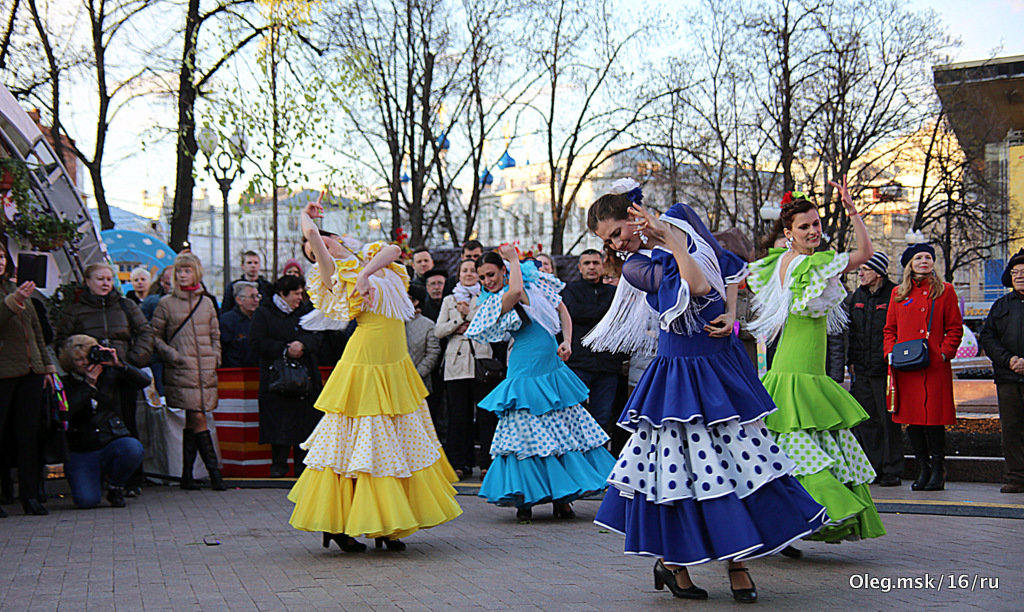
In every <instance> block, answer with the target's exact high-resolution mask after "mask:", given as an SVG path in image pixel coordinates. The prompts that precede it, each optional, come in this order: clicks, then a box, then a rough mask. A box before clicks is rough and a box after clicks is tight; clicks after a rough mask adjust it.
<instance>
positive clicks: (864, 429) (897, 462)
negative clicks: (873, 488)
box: [850, 375, 903, 477]
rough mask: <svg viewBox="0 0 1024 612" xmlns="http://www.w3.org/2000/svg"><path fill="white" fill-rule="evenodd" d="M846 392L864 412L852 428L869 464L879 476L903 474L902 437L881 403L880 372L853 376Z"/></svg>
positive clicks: (883, 402) (882, 379) (883, 387)
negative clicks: (865, 416) (878, 374)
mask: <svg viewBox="0 0 1024 612" xmlns="http://www.w3.org/2000/svg"><path fill="white" fill-rule="evenodd" d="M850 393H852V394H853V397H854V398H856V399H857V401H858V402H860V405H861V406H862V407H863V408H864V411H865V412H867V413H868V420H866V421H864V422H863V423H861V424H860V425H857V426H856V427H854V429H853V433H854V435H855V436H857V439H858V440H859V441H860V445H861V447H863V448H864V453H865V454H866V455H867V456H868V460H869V461H871V467H873V468H875V473H877V474H878V475H879V476H897V477H899V476H902V475H903V437H902V433H901V431H900V425H899V423H893V422H892V415H891V414H890V413H889V410H888V409H887V408H886V405H885V377H884V376H860V375H858V376H856V377H855V378H854V379H853V384H852V385H851V386H850Z"/></svg>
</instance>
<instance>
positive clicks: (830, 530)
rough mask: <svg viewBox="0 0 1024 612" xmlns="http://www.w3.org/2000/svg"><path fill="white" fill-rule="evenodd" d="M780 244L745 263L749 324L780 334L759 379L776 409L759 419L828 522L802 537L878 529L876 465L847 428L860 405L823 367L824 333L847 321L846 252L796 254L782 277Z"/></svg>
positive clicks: (839, 536) (860, 414) (856, 419)
mask: <svg viewBox="0 0 1024 612" xmlns="http://www.w3.org/2000/svg"><path fill="white" fill-rule="evenodd" d="M785 252H786V249H771V250H770V252H769V254H768V256H767V257H765V258H763V259H761V260H759V261H757V262H755V263H754V264H752V265H751V275H750V276H749V277H748V279H747V282H748V284H749V286H750V288H751V290H752V291H754V293H755V294H756V295H755V307H756V308H757V311H758V314H759V318H758V320H757V321H755V322H754V324H752V325H751V331H752V332H753V333H754V334H755V335H757V336H758V337H759V338H761V339H762V340H765V341H766V342H767V341H770V340H772V339H774V338H776V337H778V335H779V332H780V331H781V334H782V336H781V339H780V340H779V344H778V348H777V350H776V353H775V359H774V361H773V362H772V367H771V369H770V370H769V371H768V372H767V373H766V374H765V375H764V377H763V378H762V382H763V383H764V387H765V389H767V390H768V393H769V394H770V395H771V396H772V399H773V400H774V401H775V405H776V406H777V407H778V410H777V411H776V412H774V413H772V414H770V415H768V416H767V417H765V425H766V426H767V427H768V429H769V430H770V431H771V432H772V435H773V436H774V438H775V439H776V441H777V443H778V445H779V446H780V447H781V448H782V449H783V450H784V451H785V452H786V454H787V455H789V456H790V457H791V458H792V459H793V460H794V461H795V462H796V464H797V469H796V471H794V473H793V475H794V476H796V478H797V480H798V481H800V484H802V485H803V486H804V488H805V489H807V492H808V493H810V494H811V497H813V498H814V500H815V501H816V502H818V503H819V504H822V505H823V506H825V508H826V510H827V511H828V515H829V518H830V519H831V520H832V523H831V524H830V525H828V526H826V527H825V528H824V529H822V530H820V531H818V532H817V533H815V534H813V535H811V536H809V537H808V538H807V539H811V540H824V541H827V542H838V541H841V540H844V539H845V540H857V539H860V538H876V537H879V536H882V535H885V527H884V526H883V525H882V519H881V518H880V517H879V516H878V510H876V509H875V504H874V502H873V501H872V500H871V493H870V491H869V489H868V485H869V484H870V483H871V482H872V481H873V480H874V478H875V471H874V469H873V468H872V467H871V463H870V461H869V460H868V458H867V456H866V455H865V454H864V451H863V449H861V447H860V444H859V443H858V442H857V439H856V438H855V437H854V436H853V433H852V432H851V431H850V428H852V427H853V426H855V425H857V424H858V423H860V422H862V421H865V420H867V418H868V415H867V413H866V412H865V411H864V409H863V408H862V407H861V406H860V404H859V403H858V402H857V400H855V399H854V398H853V396H852V395H850V394H849V393H848V392H847V391H846V390H845V389H843V388H842V387H841V386H840V385H839V384H838V383H836V382H835V381H834V380H832V379H831V378H829V377H828V376H827V375H826V374H825V352H826V342H827V334H828V333H837V332H839V331H841V330H842V329H843V328H844V327H845V325H846V312H845V310H844V309H843V307H842V301H843V299H844V297H845V295H846V292H845V290H844V289H843V288H842V286H841V285H840V284H839V275H840V274H842V273H843V271H844V270H845V269H846V266H847V264H848V262H849V255H847V254H845V253H844V254H836V253H835V252H834V251H824V252H820V253H814V254H813V255H797V256H796V257H794V258H793V260H792V261H791V262H790V263H789V267H788V269H787V271H786V275H785V279H783V278H782V277H781V275H780V274H779V263H780V261H781V259H782V257H781V256H782V254H783V253H785Z"/></svg>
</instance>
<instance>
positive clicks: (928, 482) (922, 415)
mask: <svg viewBox="0 0 1024 612" xmlns="http://www.w3.org/2000/svg"><path fill="white" fill-rule="evenodd" d="M900 263H901V264H903V282H902V283H900V285H899V286H898V287H896V288H894V289H893V290H892V300H891V301H890V306H889V312H888V315H887V316H886V321H885V354H886V355H890V354H891V353H892V348H893V346H894V345H896V344H898V343H900V342H906V341H907V340H917V339H920V338H927V339H928V356H929V361H928V367H926V368H924V369H921V370H914V371H897V370H893V371H892V373H893V376H894V380H893V384H892V385H891V386H890V388H889V406H890V407H891V409H892V411H893V415H892V420H893V422H895V423H905V424H906V425H907V437H909V438H910V444H911V445H912V446H913V447H914V454H915V455H916V456H917V465H918V466H919V471H918V474H917V480H915V481H914V484H912V485H911V486H910V488H911V489H913V490H914V491H941V490H942V489H943V488H944V487H945V483H946V470H945V465H944V462H945V458H946V425H953V424H954V423H956V407H955V406H954V404H953V368H952V367H951V365H950V360H951V359H953V357H954V356H955V355H956V349H957V347H958V346H960V338H961V336H963V324H964V321H963V316H962V315H961V314H960V304H959V301H958V300H957V297H956V292H955V291H954V290H953V285H951V284H949V283H944V282H942V279H940V278H939V276H938V274H936V273H935V249H934V248H932V247H931V245H928V244H913V245H911V246H909V247H907V249H906V250H905V251H903V255H902V256H901V257H900ZM929 316H930V317H931V325H930V326H929V325H928V321H929ZM926 330H927V331H926Z"/></svg>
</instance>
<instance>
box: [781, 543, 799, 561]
mask: <svg viewBox="0 0 1024 612" xmlns="http://www.w3.org/2000/svg"><path fill="white" fill-rule="evenodd" d="M779 554H780V555H782V556H783V557H789V558H790V559H799V558H800V557H802V556H804V551H802V550H800V549H799V548H797V547H796V546H787V547H785V548H783V549H782V550H780V551H779Z"/></svg>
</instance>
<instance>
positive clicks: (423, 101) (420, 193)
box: [327, 0, 465, 247]
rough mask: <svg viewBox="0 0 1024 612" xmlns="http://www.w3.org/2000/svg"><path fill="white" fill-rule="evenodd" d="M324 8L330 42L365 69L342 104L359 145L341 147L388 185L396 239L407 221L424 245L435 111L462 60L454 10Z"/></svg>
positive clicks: (378, 5)
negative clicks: (357, 90) (455, 44)
mask: <svg viewBox="0 0 1024 612" xmlns="http://www.w3.org/2000/svg"><path fill="white" fill-rule="evenodd" d="M327 10H328V12H329V16H328V20H327V21H328V22H329V23H331V24H333V29H332V31H331V38H330V40H331V43H332V44H333V45H334V46H336V47H339V48H340V50H341V51H342V52H343V54H346V55H347V56H348V59H346V60H345V61H354V62H355V63H356V64H357V65H358V66H359V67H360V69H361V76H362V77H363V79H364V87H365V90H364V93H363V94H362V95H359V96H356V98H355V99H354V100H353V101H352V103H351V104H350V105H347V106H346V107H345V108H344V109H342V110H343V112H344V113H345V115H346V117H347V119H348V126H347V127H348V129H349V130H350V131H351V134H352V135H353V136H356V137H357V140H358V141H359V142H358V143H357V144H358V145H361V146H359V147H358V148H355V147H353V146H352V143H351V142H350V143H346V144H347V145H348V146H346V147H344V148H342V149H341V151H340V152H341V153H342V154H343V155H346V156H347V157H348V158H349V159H350V160H352V161H353V162H354V163H356V164H357V165H358V166H359V168H360V169H361V170H362V171H364V172H366V173H368V174H369V176H370V177H371V178H370V179H369V180H370V181H371V182H374V183H376V184H383V185H384V186H385V190H386V198H385V201H386V202H387V203H388V204H389V206H390V209H391V220H390V224H389V225H390V234H391V236H392V238H394V237H395V235H396V233H397V230H398V229H399V227H402V226H403V225H405V226H406V227H407V231H408V235H409V245H410V246H412V247H416V246H420V245H422V244H424V243H425V241H426V236H427V235H428V234H429V232H430V229H431V227H432V224H433V221H434V219H433V216H434V215H433V214H431V212H430V211H429V210H428V203H429V195H430V182H431V180H432V178H431V177H432V174H433V172H434V171H435V168H436V166H437V164H438V163H439V162H440V148H439V147H438V138H439V137H440V136H442V130H441V128H440V122H439V119H438V115H439V111H440V108H441V106H442V104H443V103H444V102H445V100H446V99H447V98H448V97H449V94H450V93H451V92H452V91H453V89H454V88H455V86H456V75H458V74H459V67H460V65H461V63H462V62H463V61H465V60H464V55H463V54H460V53H453V52H452V51H453V48H452V44H451V41H452V34H451V22H452V21H453V16H452V14H451V11H450V9H449V7H448V5H447V3H446V2H444V1H443V0H426V1H424V2H405V1H402V0H370V1H349V0H346V1H343V2H339V3H337V4H334V5H331V6H330V7H329V8H328V9H327Z"/></svg>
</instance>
